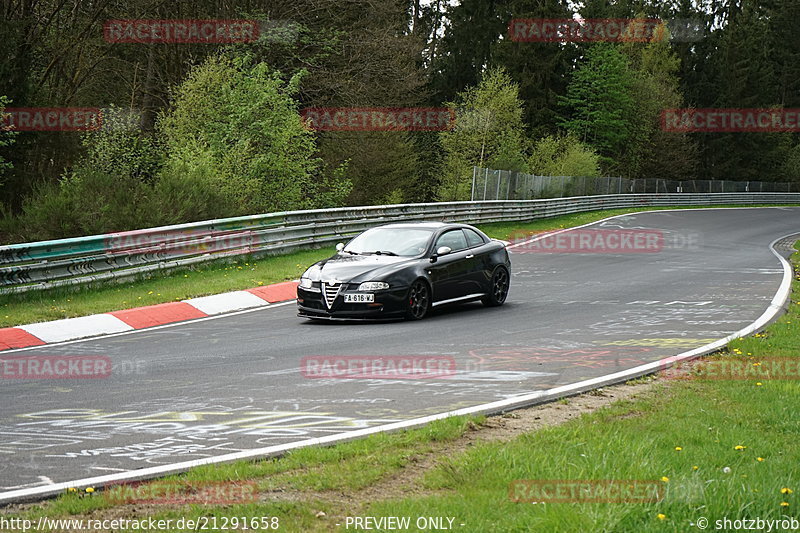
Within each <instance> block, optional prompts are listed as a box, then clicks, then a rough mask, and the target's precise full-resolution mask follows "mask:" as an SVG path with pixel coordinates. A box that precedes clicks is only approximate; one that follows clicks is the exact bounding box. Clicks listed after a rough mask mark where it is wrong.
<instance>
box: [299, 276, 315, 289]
mask: <svg viewBox="0 0 800 533" xmlns="http://www.w3.org/2000/svg"><path fill="white" fill-rule="evenodd" d="M312 284H313V282H312V281H311V278H300V286H301V287H302V288H304V289H310V288H311V287H312Z"/></svg>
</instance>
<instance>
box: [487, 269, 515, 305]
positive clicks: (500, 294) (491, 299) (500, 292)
mask: <svg viewBox="0 0 800 533" xmlns="http://www.w3.org/2000/svg"><path fill="white" fill-rule="evenodd" d="M508 286H509V275H508V270H506V268H505V267H498V268H497V270H495V271H494V274H493V275H492V286H491V292H490V293H489V295H488V296H487V297H486V298H484V299H483V300H481V301H482V302H483V303H484V304H485V305H488V306H489V307H496V306H498V305H503V302H505V301H506V297H507V296H508Z"/></svg>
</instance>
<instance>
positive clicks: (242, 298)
mask: <svg viewBox="0 0 800 533" xmlns="http://www.w3.org/2000/svg"><path fill="white" fill-rule="evenodd" d="M184 302H185V303H187V304H189V305H191V306H193V307H196V308H197V309H199V310H200V311H202V312H203V313H205V314H206V315H218V314H220V313H230V312H231V311H239V310H240V309H249V308H251V307H261V306H263V305H266V303H267V302H264V300H263V299H262V298H259V297H258V296H256V295H254V294H251V293H250V292H248V291H233V292H224V293H222V294H214V295H211V296H203V297H201V298H192V299H190V300H184Z"/></svg>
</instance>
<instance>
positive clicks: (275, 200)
mask: <svg viewBox="0 0 800 533" xmlns="http://www.w3.org/2000/svg"><path fill="white" fill-rule="evenodd" d="M300 79H301V75H300V74H298V75H295V76H292V77H291V79H290V80H289V81H288V82H286V83H285V82H284V81H283V80H282V79H281V76H280V73H278V72H275V71H272V70H271V69H270V68H269V67H267V65H266V64H264V63H255V64H252V63H251V62H250V61H248V60H247V59H246V58H245V59H236V60H232V59H229V58H226V57H212V58H209V59H208V60H206V61H205V62H204V63H203V64H202V65H200V66H198V67H197V68H195V69H194V70H192V72H191V74H190V75H189V77H188V78H187V79H186V81H184V82H183V83H182V84H181V85H180V87H179V88H178V90H177V91H176V94H175V98H174V101H175V104H174V107H173V108H172V109H171V110H170V111H169V112H168V113H165V114H164V115H163V117H162V118H161V119H160V121H159V131H160V133H161V134H162V135H163V139H164V143H165V147H166V152H167V154H168V159H167V167H168V168H173V167H174V166H175V165H181V164H183V163H191V162H190V161H185V158H192V157H196V156H199V160H205V161H209V162H210V163H211V164H212V165H213V167H214V169H215V170H216V171H217V172H218V173H219V179H218V180H217V182H216V186H218V187H219V188H220V189H221V190H223V191H224V192H225V194H224V195H225V196H227V197H230V198H232V199H234V200H235V201H234V203H235V206H236V211H237V213H238V214H253V213H259V212H269V211H283V210H289V209H300V208H303V207H306V206H316V204H315V201H314V194H313V192H314V186H315V180H319V178H320V175H321V169H322V162H321V160H320V159H319V158H317V157H316V156H315V153H316V144H315V140H314V133H313V132H312V131H310V130H309V129H307V127H306V125H305V124H304V122H303V121H302V119H301V117H300V114H299V112H298V104H297V102H296V101H295V100H294V99H293V95H295V94H297V92H298V88H299V84H300ZM182 160H183V161H182ZM188 168H193V167H192V166H191V165H189V167H188Z"/></svg>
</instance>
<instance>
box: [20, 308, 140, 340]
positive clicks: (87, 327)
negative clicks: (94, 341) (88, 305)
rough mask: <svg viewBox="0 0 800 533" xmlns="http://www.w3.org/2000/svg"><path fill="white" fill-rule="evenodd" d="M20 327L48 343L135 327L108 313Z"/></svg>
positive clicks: (117, 331)
mask: <svg viewBox="0 0 800 533" xmlns="http://www.w3.org/2000/svg"><path fill="white" fill-rule="evenodd" d="M19 328H20V329H24V330H25V331H27V332H28V333H30V334H31V335H34V336H36V337H38V338H40V339H42V340H43V341H44V342H45V343H46V344H50V343H53V342H61V341H68V340H72V339H82V338H84V337H94V336H96V335H103V334H105V333H119V332H121V331H129V330H132V329H133V328H132V327H131V326H129V325H128V324H126V323H125V322H123V321H122V320H120V319H119V318H117V317H115V316H112V315H107V314H102V315H89V316H81V317H78V318H65V319H63V320H53V321H52V322H40V323H38V324H27V325H25V326H19Z"/></svg>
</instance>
